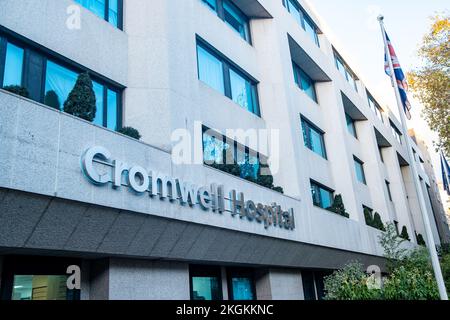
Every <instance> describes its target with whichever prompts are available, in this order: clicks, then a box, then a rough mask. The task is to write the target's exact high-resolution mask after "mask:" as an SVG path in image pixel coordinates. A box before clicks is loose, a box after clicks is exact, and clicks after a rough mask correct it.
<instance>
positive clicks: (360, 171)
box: [354, 158, 366, 184]
mask: <svg viewBox="0 0 450 320" xmlns="http://www.w3.org/2000/svg"><path fill="white" fill-rule="evenodd" d="M354 162H355V171H356V178H357V179H358V181H359V182H361V183H364V184H366V176H365V174H364V165H363V163H362V162H361V161H360V160H358V159H356V158H354Z"/></svg>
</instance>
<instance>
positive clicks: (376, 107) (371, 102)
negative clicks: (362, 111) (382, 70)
mask: <svg viewBox="0 0 450 320" xmlns="http://www.w3.org/2000/svg"><path fill="white" fill-rule="evenodd" d="M367 99H368V103H369V107H370V109H372V111H373V112H375V115H376V116H377V118H378V119H380V120H381V122H383V123H384V119H383V109H382V108H381V107H380V105H379V104H378V102H376V101H375V99H374V97H373V96H372V95H371V94H370V93H369V91H367Z"/></svg>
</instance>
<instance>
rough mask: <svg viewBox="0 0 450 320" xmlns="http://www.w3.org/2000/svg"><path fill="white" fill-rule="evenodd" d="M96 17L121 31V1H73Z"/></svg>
mask: <svg viewBox="0 0 450 320" xmlns="http://www.w3.org/2000/svg"><path fill="white" fill-rule="evenodd" d="M75 1H76V2H78V3H79V4H80V5H82V6H83V7H85V8H86V9H88V10H89V11H91V12H92V13H94V14H95V15H96V16H98V17H100V18H101V19H104V20H106V21H108V22H109V23H110V24H112V25H113V26H114V27H116V28H119V29H122V12H123V0H75Z"/></svg>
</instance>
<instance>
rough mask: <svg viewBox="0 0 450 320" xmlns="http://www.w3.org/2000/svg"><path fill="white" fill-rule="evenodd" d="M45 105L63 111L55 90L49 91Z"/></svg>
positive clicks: (45, 98)
mask: <svg viewBox="0 0 450 320" xmlns="http://www.w3.org/2000/svg"><path fill="white" fill-rule="evenodd" d="M44 104H46V105H47V106H49V107H51V108H53V109H56V110H60V109H61V103H60V102H59V97H58V95H57V94H56V92H55V91H54V90H50V91H47V93H46V94H45V97H44Z"/></svg>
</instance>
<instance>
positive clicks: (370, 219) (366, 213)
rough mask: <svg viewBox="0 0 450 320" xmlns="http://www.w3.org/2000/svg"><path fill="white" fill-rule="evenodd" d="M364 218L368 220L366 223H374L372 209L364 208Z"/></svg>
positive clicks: (370, 224) (369, 224)
mask: <svg viewBox="0 0 450 320" xmlns="http://www.w3.org/2000/svg"><path fill="white" fill-rule="evenodd" d="M364 219H365V220H366V224H367V225H368V226H372V225H373V217H372V211H370V209H369V208H364Z"/></svg>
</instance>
